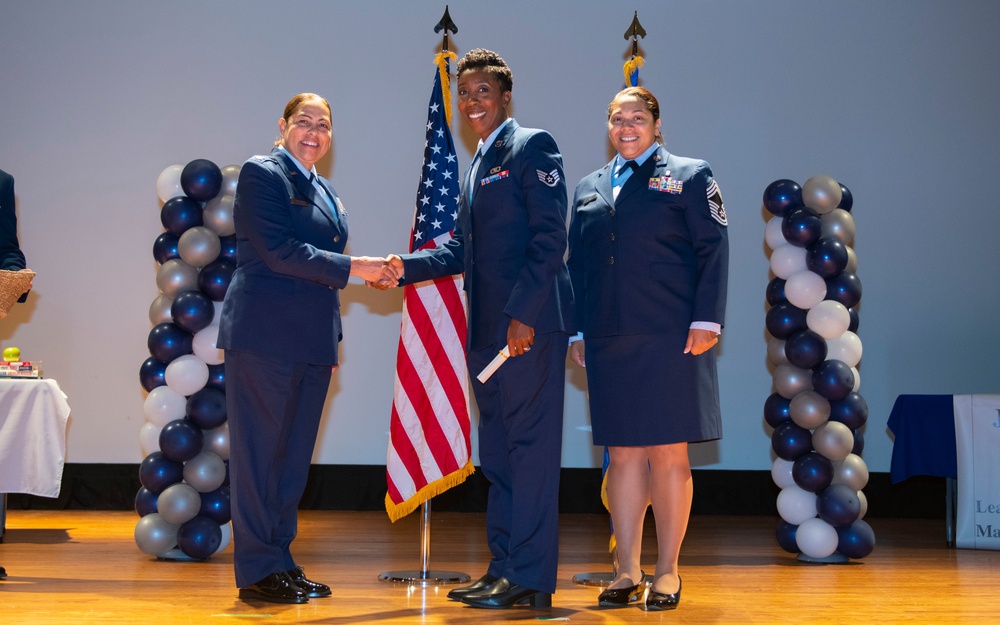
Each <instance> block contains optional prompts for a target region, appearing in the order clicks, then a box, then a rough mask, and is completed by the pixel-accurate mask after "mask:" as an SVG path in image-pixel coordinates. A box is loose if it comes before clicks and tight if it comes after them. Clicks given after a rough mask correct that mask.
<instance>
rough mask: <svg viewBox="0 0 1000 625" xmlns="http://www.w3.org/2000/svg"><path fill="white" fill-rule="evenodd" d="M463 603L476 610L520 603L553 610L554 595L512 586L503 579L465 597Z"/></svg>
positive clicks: (507, 606)
mask: <svg viewBox="0 0 1000 625" xmlns="http://www.w3.org/2000/svg"><path fill="white" fill-rule="evenodd" d="M462 603H464V604H466V605H471V606H472V607H474V608H494V609H502V608H509V607H510V606H512V605H515V604H518V603H527V604H528V605H530V606H531V607H533V608H551V607H552V595H551V594H549V593H547V592H539V591H537V590H535V589H533V588H528V587H527V586H521V585H519V584H511V583H510V582H509V581H507V578H505V577H501V578H499V579H497V580H496V581H495V582H493V583H492V584H490V585H489V586H486V587H485V588H483V589H482V590H480V591H479V592H471V593H469V594H467V595H465V596H464V597H462Z"/></svg>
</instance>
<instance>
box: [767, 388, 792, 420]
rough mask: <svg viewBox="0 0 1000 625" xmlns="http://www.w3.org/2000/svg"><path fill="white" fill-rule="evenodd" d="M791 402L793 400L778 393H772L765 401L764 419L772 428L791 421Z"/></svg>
mask: <svg viewBox="0 0 1000 625" xmlns="http://www.w3.org/2000/svg"><path fill="white" fill-rule="evenodd" d="M791 402H792V400H790V399H788V398H785V397H782V396H781V395H779V394H778V393H771V395H770V396H769V397H768V398H767V400H766V401H764V421H766V422H767V424H768V425H770V426H771V427H772V428H776V427H778V426H779V425H781V424H782V423H787V422H789V421H791V420H792V415H791V413H790V412H789V405H790V404H791Z"/></svg>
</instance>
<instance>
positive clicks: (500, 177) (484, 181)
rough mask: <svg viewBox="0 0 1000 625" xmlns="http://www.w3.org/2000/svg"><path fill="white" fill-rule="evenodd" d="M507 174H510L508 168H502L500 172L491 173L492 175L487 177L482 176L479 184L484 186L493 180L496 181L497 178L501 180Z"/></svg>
mask: <svg viewBox="0 0 1000 625" xmlns="http://www.w3.org/2000/svg"><path fill="white" fill-rule="evenodd" d="M508 176H510V170H509V169H505V170H503V171H502V172H500V173H496V174H493V175H492V176H487V177H485V178H483V179H482V180H481V181H479V185H480V186H483V187H485V186H486V185H488V184H491V183H494V182H496V181H498V180H503V179H504V178H507V177H508Z"/></svg>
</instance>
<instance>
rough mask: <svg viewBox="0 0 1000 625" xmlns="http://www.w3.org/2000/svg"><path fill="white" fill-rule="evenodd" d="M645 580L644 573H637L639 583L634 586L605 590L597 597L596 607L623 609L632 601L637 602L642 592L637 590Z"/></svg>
mask: <svg viewBox="0 0 1000 625" xmlns="http://www.w3.org/2000/svg"><path fill="white" fill-rule="evenodd" d="M645 579H646V573H645V572H643V571H640V572H639V580H640V581H639V583H638V584H636V585H635V586H623V587H621V588H606V589H605V590H604V591H602V592H601V594H599V595H597V605H599V606H601V607H602V608H624V607H627V606H628V604H630V603H632V602H633V601H638V599H639V597H641V596H642V591H641V590H639V588H640V587H641V586H642V580H645Z"/></svg>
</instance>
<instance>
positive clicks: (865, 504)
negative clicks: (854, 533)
mask: <svg viewBox="0 0 1000 625" xmlns="http://www.w3.org/2000/svg"><path fill="white" fill-rule="evenodd" d="M858 499H859V500H860V501H861V514H859V515H858V518H859V519H863V518H865V515H866V514H867V513H868V497H866V496H865V493H864V491H860V490H859V491H858Z"/></svg>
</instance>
